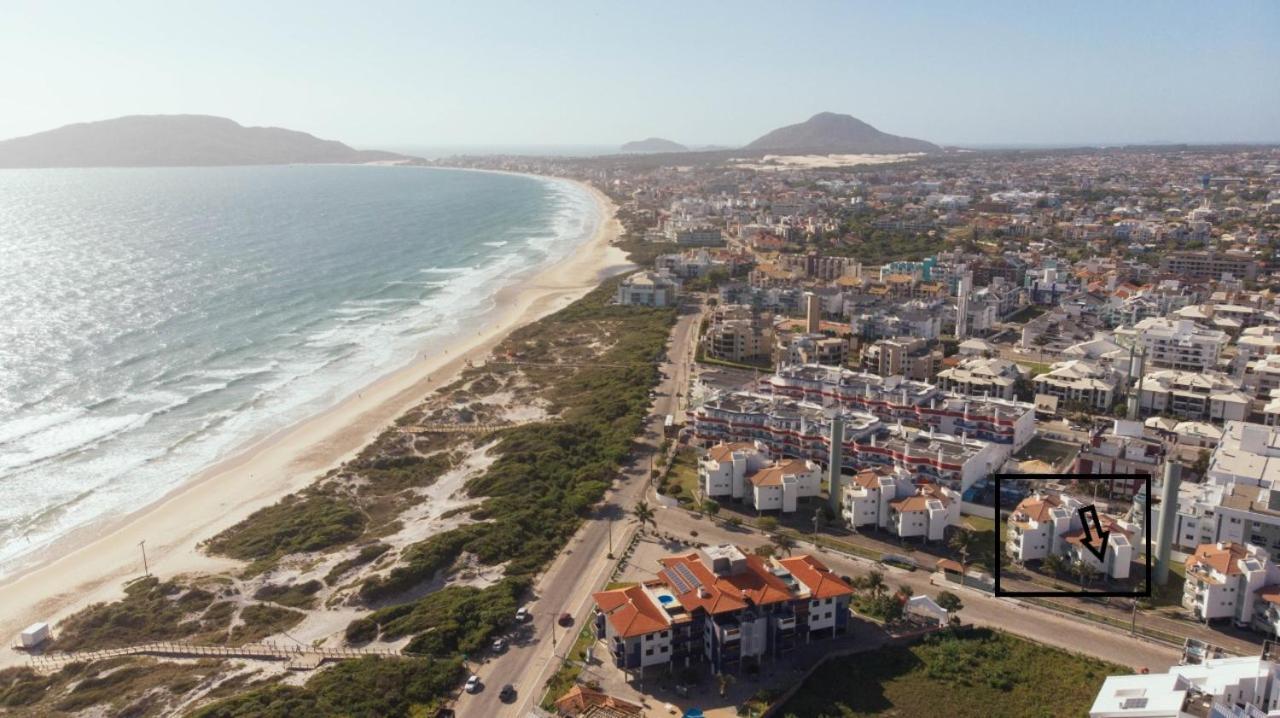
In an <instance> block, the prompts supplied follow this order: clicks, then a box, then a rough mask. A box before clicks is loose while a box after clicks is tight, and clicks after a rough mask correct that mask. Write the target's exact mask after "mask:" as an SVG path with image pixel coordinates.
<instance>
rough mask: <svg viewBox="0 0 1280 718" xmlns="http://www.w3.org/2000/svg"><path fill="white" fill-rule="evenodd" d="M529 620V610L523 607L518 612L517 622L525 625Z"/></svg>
mask: <svg viewBox="0 0 1280 718" xmlns="http://www.w3.org/2000/svg"><path fill="white" fill-rule="evenodd" d="M527 620H529V609H528V608H525V607H523V606H522V607H521V608H520V610H518V611H516V621H518V622H520V623H524V622H525V621H527Z"/></svg>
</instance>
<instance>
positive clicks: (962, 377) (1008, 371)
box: [937, 357, 1023, 400]
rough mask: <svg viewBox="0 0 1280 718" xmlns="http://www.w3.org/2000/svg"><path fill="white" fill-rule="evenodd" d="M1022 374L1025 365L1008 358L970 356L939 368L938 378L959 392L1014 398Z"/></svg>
mask: <svg viewBox="0 0 1280 718" xmlns="http://www.w3.org/2000/svg"><path fill="white" fill-rule="evenodd" d="M1022 377H1023V371H1022V369H1021V368H1019V367H1018V365H1017V364H1015V363H1013V362H1011V361H1009V360H1008V359H998V358H995V357H969V358H967V359H964V360H962V361H961V362H960V363H958V364H956V365H955V366H953V367H951V368H950V369H943V370H942V371H940V372H938V379H937V382H938V386H939V387H941V388H942V389H943V390H944V391H949V392H953V393H955V394H964V395H966V396H981V397H994V398H997V399H1010V400H1012V399H1013V398H1014V393H1015V389H1016V387H1017V385H1018V380H1019V379H1021V378H1022Z"/></svg>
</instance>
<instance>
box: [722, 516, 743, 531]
mask: <svg viewBox="0 0 1280 718" xmlns="http://www.w3.org/2000/svg"><path fill="white" fill-rule="evenodd" d="M725 523H726V524H729V526H730V527H731V528H735V529H736V528H738V527H739V526H741V525H742V519H741V518H739V517H737V516H730V517H729V518H728V520H726V521H725Z"/></svg>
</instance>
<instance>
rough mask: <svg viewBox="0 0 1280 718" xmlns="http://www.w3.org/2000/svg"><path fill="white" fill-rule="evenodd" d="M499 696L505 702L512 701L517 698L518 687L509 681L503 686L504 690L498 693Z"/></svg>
mask: <svg viewBox="0 0 1280 718" xmlns="http://www.w3.org/2000/svg"><path fill="white" fill-rule="evenodd" d="M498 697H499V698H501V699H502V700H503V702H505V703H510V702H511V701H513V700H515V699H516V687H515V686H513V685H511V684H510V683H508V684H507V685H505V686H503V687H502V691H500V692H499V693H498Z"/></svg>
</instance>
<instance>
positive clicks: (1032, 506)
mask: <svg viewBox="0 0 1280 718" xmlns="http://www.w3.org/2000/svg"><path fill="white" fill-rule="evenodd" d="M1061 505H1062V504H1061V502H1059V501H1058V500H1057V499H1056V498H1054V497H1052V496H1042V497H1041V496H1034V495H1032V496H1028V497H1027V498H1025V499H1023V500H1022V501H1020V502H1019V503H1018V506H1017V508H1015V509H1014V510H1013V513H1014V515H1016V514H1019V513H1021V514H1024V515H1025V516H1026V517H1027V518H1026V519H1025V520H1027V521H1035V522H1037V523H1038V522H1042V521H1048V520H1049V511H1050V510H1052V509H1056V508H1057V507H1059V506H1061ZM1009 518H1010V519H1013V516H1010V517H1009Z"/></svg>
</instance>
